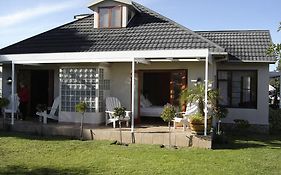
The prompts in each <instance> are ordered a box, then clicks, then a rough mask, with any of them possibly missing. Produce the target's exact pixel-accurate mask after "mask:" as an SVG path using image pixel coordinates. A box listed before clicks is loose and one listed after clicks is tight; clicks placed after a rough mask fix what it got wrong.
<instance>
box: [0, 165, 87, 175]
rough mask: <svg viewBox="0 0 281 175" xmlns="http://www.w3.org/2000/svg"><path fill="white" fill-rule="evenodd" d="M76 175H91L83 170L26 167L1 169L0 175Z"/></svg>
mask: <svg viewBox="0 0 281 175" xmlns="http://www.w3.org/2000/svg"><path fill="white" fill-rule="evenodd" d="M64 174H65V175H66V174H67V175H76V174H89V171H87V170H83V169H75V168H71V169H54V168H37V169H29V168H26V167H24V166H8V167H6V168H3V169H0V175H64Z"/></svg>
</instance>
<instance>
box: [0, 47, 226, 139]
mask: <svg viewBox="0 0 281 175" xmlns="http://www.w3.org/2000/svg"><path fill="white" fill-rule="evenodd" d="M212 54H213V53H210V52H209V50H208V49H196V50H159V51H126V52H123V51H120V52H89V53H46V54H45V53H44V54H17V55H0V61H1V63H3V64H11V78H12V84H11V95H12V96H14V94H15V91H16V87H15V70H16V69H15V68H16V65H38V64H58V63H131V82H132V83H131V86H132V87H131V88H132V89H135V81H134V80H135V69H136V64H137V63H138V64H150V62H175V61H176V62H205V77H204V79H205V124H204V125H205V130H204V135H205V136H206V135H207V116H208V109H207V98H208V97H207V91H208V81H206V80H209V77H210V75H209V67H210V65H212V67H211V68H212V69H215V65H213V60H212ZM224 55H225V54H224ZM113 88H114V87H113ZM11 103H12V104H14V99H13V98H12V101H11ZM130 106H131V109H130V110H131V111H132V116H134V117H132V120H131V128H130V132H131V134H132V138H133V137H134V133H135V131H136V128H135V118H136V112H135V111H136V107H135V91H134V90H132V91H131V105H130ZM12 108H14V105H12ZM12 110H13V111H14V109H12ZM10 124H11V125H15V116H14V113H12V114H11V123H10ZM132 140H133V139H132Z"/></svg>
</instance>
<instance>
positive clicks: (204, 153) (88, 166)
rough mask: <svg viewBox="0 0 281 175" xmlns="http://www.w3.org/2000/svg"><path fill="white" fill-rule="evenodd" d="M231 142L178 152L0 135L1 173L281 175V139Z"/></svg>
mask: <svg viewBox="0 0 281 175" xmlns="http://www.w3.org/2000/svg"><path fill="white" fill-rule="evenodd" d="M251 138H256V140H254V139H251ZM232 139H233V140H232V141H231V143H229V144H228V145H227V147H228V148H224V149H222V148H221V149H217V150H204V149H187V148H185V149H177V150H175V149H166V148H164V149H161V148H160V147H159V146H156V145H155V146H151V145H129V146H128V147H125V146H117V145H110V142H99V141H83V142H81V141H77V140H66V139H62V138H40V137H37V136H26V135H21V134H11V133H3V132H2V133H1V132H0V174H5V175H6V174H38V175H39V174H52V175H53V174H127V175H130V174H145V175H147V174H281V136H275V137H273V136H270V137H267V138H265V137H262V136H255V137H250V138H248V139H241V138H240V139H239V140H237V139H235V138H234V137H232Z"/></svg>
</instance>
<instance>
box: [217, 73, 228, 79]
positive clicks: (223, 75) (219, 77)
mask: <svg viewBox="0 0 281 175" xmlns="http://www.w3.org/2000/svg"><path fill="white" fill-rule="evenodd" d="M227 78H228V72H227V71H219V72H218V79H219V80H227Z"/></svg>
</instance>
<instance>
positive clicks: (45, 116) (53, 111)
mask: <svg viewBox="0 0 281 175" xmlns="http://www.w3.org/2000/svg"><path fill="white" fill-rule="evenodd" d="M59 104H60V98H59V97H57V98H55V100H54V102H53V105H52V107H51V111H50V113H47V111H43V112H36V115H38V116H40V117H42V118H43V123H44V124H47V119H48V118H50V119H53V120H58V116H57V115H56V111H57V109H58V107H59Z"/></svg>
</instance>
